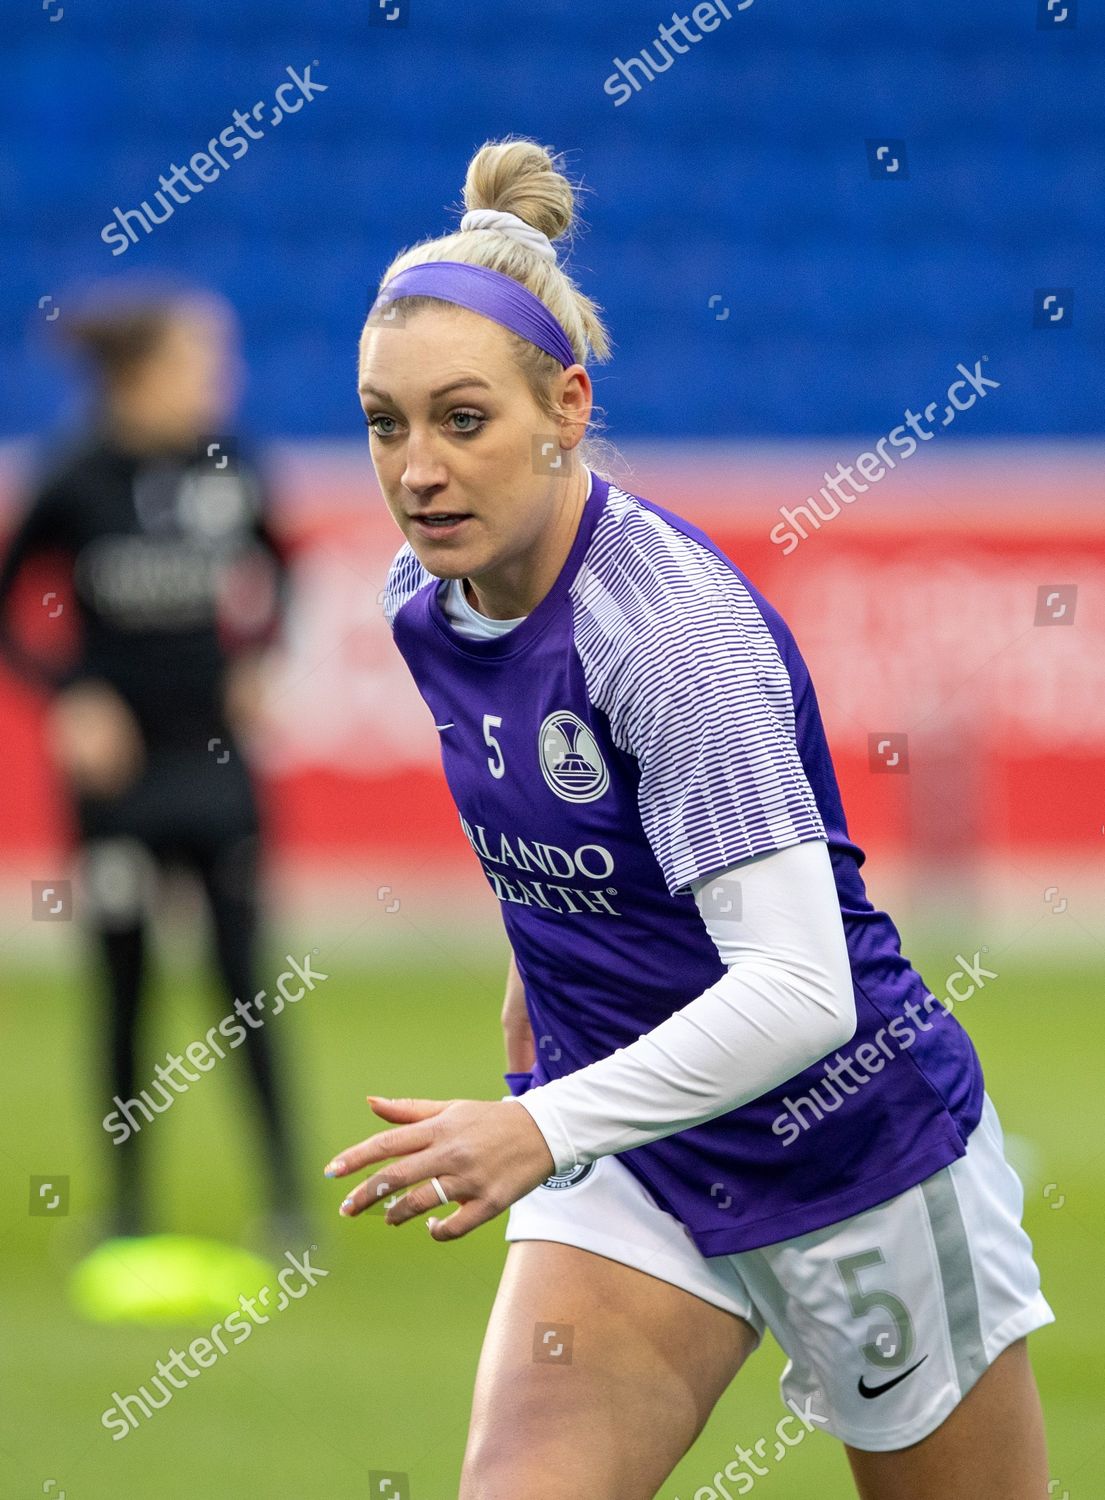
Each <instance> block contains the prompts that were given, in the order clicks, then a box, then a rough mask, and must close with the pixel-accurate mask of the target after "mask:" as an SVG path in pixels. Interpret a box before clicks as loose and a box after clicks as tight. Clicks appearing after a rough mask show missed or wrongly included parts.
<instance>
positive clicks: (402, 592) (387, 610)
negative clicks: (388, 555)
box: [382, 542, 434, 630]
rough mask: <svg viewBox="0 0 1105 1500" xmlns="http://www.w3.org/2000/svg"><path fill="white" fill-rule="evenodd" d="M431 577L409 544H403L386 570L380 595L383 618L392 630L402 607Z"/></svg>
mask: <svg viewBox="0 0 1105 1500" xmlns="http://www.w3.org/2000/svg"><path fill="white" fill-rule="evenodd" d="M433 576H434V575H433V574H432V573H430V572H428V571H427V570H426V569H425V568H424V567H423V566H422V564H421V563H420V562H419V560H418V558H417V557H416V556H415V554H414V549H413V547H412V546H411V544H410V543H409V542H404V543H403V545H402V547H400V549H399V551H398V552H397V553H396V554H395V557H394V559H393V561H392V564H391V567H390V568H389V569H388V576H387V582H386V583H385V584H384V589H383V595H382V603H383V607H384V618H385V619H386V620H387V622H388V625H389V626H390V627H391V629H392V630H394V629H395V617H396V615H397V614H398V613H399V611H400V610H401V609H402V608H403V605H404V604H406V602H407V601H408V599H412V598H413V597H414V595H415V594H417V593H418V591H419V589H420V588H422V587H423V585H424V584H426V583H429V582H430V581H431V580H432V579H433Z"/></svg>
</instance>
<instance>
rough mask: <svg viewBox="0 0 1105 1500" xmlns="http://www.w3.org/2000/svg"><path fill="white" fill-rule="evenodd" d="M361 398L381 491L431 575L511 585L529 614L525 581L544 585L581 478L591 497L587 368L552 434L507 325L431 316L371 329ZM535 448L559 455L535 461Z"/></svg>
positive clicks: (563, 386) (568, 391)
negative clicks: (585, 465)
mask: <svg viewBox="0 0 1105 1500" xmlns="http://www.w3.org/2000/svg"><path fill="white" fill-rule="evenodd" d="M446 387H448V388H449V389H446ZM360 397H361V403H362V405H363V407H364V412H365V417H366V419H367V421H368V423H369V429H370V433H371V436H370V439H369V442H370V447H371V453H372V462H373V466H374V467H375V470H376V477H377V479H378V481H379V484H380V488H381V490H382V491H383V494H384V498H385V499H386V501H387V504H388V507H389V509H390V510H391V513H392V515H393V516H394V517H395V520H396V521H397V522H398V524H399V527H400V529H401V530H402V532H403V534H404V536H405V537H406V538H407V540H408V541H409V542H410V544H411V546H412V547H413V549H414V551H415V553H416V555H417V556H418V558H419V560H420V561H421V562H422V564H423V566H424V567H426V568H427V569H428V570H429V571H430V572H431V573H433V574H435V575H436V576H437V577H439V578H463V577H468V578H470V579H472V580H473V582H474V583H477V584H478V583H479V582H480V581H481V580H487V581H488V582H489V583H490V582H491V581H493V580H498V581H499V582H500V583H501V584H502V583H506V581H507V580H508V579H509V580H510V583H509V592H510V595H511V597H515V598H517V599H518V600H519V609H520V612H521V609H524V608H525V607H526V598H525V596H526V593H527V588H526V584H525V582H524V580H526V579H528V578H529V577H531V576H540V575H541V573H542V567H541V559H542V557H543V556H544V555H545V554H546V553H548V551H549V548H550V545H551V546H552V547H554V548H555V546H556V540H557V538H559V535H560V533H561V532H562V531H564V530H565V528H566V526H567V525H568V524H569V522H570V519H571V516H572V515H574V514H578V509H579V499H580V484H579V481H580V480H581V479H582V489H583V492H585V491H586V477H585V476H584V475H583V474H582V470H581V469H580V467H579V465H578V464H576V465H572V464H570V462H569V459H570V456H571V450H572V449H574V448H575V447H576V445H577V444H578V442H579V440H580V438H582V436H583V434H584V431H585V427H586V421H587V417H588V416H589V414H590V408H591V384H590V380H589V379H588V376H587V372H586V371H585V370H584V368H583V366H582V365H572V366H571V367H570V369H568V370H565V371H564V373H563V375H562V376H560V377H559V378H558V380H557V387H556V389H555V390H554V391H553V397H554V399H559V400H560V401H561V402H562V404H563V405H564V406H566V407H568V408H569V409H570V410H571V411H572V413H573V420H572V421H570V422H563V423H561V422H556V423H554V422H552V421H551V420H550V418H549V417H547V416H546V415H545V414H544V413H543V412H542V410H541V408H540V407H539V406H538V405H537V403H536V401H535V400H534V398H533V396H532V395H531V393H530V389H529V386H528V385H527V383H526V380H525V377H524V375H523V374H522V372H521V370H519V368H518V365H517V364H516V362H515V360H514V358H513V355H512V353H511V349H510V343H509V336H508V334H507V333H506V331H505V330H504V329H503V328H502V327H501V326H500V325H499V324H498V323H495V322H493V321H492V320H491V319H489V318H484V317H481V316H480V315H479V314H478V313H473V312H470V311H469V310H468V309H467V308H453V307H442V308H440V309H438V308H424V309H422V310H420V311H418V312H415V313H413V314H412V315H411V316H410V317H409V318H408V319H406V320H405V321H404V322H403V324H402V326H398V327H393V328H384V327H378V326H376V325H366V327H365V331H364V334H363V335H362V339H361V359H360ZM577 410H578V411H579V414H580V419H579V420H576V419H575V415H574V414H575V412H576V411H577ZM535 437H538V438H547V439H548V440H549V442H550V443H551V444H552V445H554V446H553V447H551V448H550V449H549V450H548V451H547V453H546V454H540V452H539V451H538V456H537V457H536V458H535V443H534V439H535ZM536 447H537V449H538V450H539V449H540V443H538V444H537V445H536ZM558 458H559V460H560V462H559V464H557V466H556V468H555V469H554V468H551V467H550V465H551V464H553V463H555V462H556V460H557V459H558ZM434 517H439V518H440V519H434ZM548 581H549V582H551V580H548ZM499 592H501V590H500V591H499Z"/></svg>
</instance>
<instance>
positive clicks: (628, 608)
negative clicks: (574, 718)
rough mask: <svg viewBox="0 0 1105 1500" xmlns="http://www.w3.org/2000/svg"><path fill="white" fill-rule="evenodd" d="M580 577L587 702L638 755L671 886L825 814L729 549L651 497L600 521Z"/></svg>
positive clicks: (808, 828) (775, 656)
mask: <svg viewBox="0 0 1105 1500" xmlns="http://www.w3.org/2000/svg"><path fill="white" fill-rule="evenodd" d="M604 525H606V527H607V530H608V531H609V533H610V534H609V536H608V537H605V538H604V537H602V536H600V535H598V534H597V533H596V536H595V538H594V542H593V545H592V547H591V548H590V549H589V556H588V560H587V563H586V564H585V567H584V569H583V570H581V573H580V576H579V577H578V578H577V580H576V588H575V595H576V597H575V638H576V648H577V651H578V652H579V656H580V660H581V662H582V664H583V668H584V675H585V677H586V679H587V685H588V692H589V695H590V698H591V701H592V702H593V703H594V704H595V705H596V706H597V707H598V708H600V709H602V711H603V712H604V713H605V714H606V716H607V719H608V721H609V723H610V728H611V734H612V736H613V739H614V743H615V744H616V745H617V746H618V747H619V749H621V750H623V751H625V752H627V753H628V754H630V755H631V756H633V757H634V758H635V759H636V761H637V763H638V766H639V770H640V781H639V785H638V804H639V811H640V817H641V822H642V826H643V828H644V831H645V834H646V836H647V838H648V840H649V843H650V845H651V847H652V850H653V852H654V854H655V855H656V859H657V861H658V863H659V865H660V868H661V870H662V871H663V874H664V878H665V881H666V883H667V886H668V889H669V891H670V892H671V894H672V895H676V894H678V893H679V892H681V891H688V890H689V889H690V884H691V882H692V881H693V880H696V879H699V878H704V877H707V876H710V875H713V874H716V873H717V872H718V871H720V870H723V869H726V868H728V867H729V866H731V865H733V864H737V863H739V862H740V861H742V860H747V859H751V858H752V857H753V856H755V855H757V854H763V853H767V852H769V851H771V850H775V849H784V848H787V847H789V846H791V845H794V844H800V843H803V842H805V841H806V840H809V839H815V838H825V836H826V835H825V827H824V823H823V821H822V818H821V813H820V810H819V809H818V806H817V802H816V800H815V798H814V794H813V789H812V787H811V786H810V783H809V779H808V777H807V775H806V772H805V768H804V767H803V765H802V761H801V758H800V756H799V752H798V745H797V741H796V736H795V722H794V702H793V697H792V692H791V684H790V678H789V675H788V673H787V670H786V666H785V664H784V662H783V660H782V657H781V656H780V654H779V650H778V647H777V646H776V644H775V641H774V639H773V637H772V635H771V632H770V631H769V629H768V626H767V623H766V621H765V620H764V618H763V615H762V614H761V612H760V610H759V608H758V606H757V604H756V602H755V600H754V599H753V597H752V595H751V594H750V592H749V590H748V589H747V587H746V586H745V584H744V583H743V581H742V580H741V578H740V577H739V575H738V574H737V573H735V572H734V570H733V569H732V568H731V567H729V566H728V565H727V564H726V562H725V560H724V559H723V558H721V557H719V556H717V555H716V554H715V553H713V552H711V551H710V550H709V549H708V548H706V547H703V546H702V545H701V544H700V543H699V542H697V541H696V540H695V539H694V538H693V537H690V536H688V535H686V534H685V533H683V532H681V531H679V530H677V529H676V528H675V527H674V526H672V525H671V524H670V523H669V522H668V521H666V520H665V519H664V518H663V517H661V516H658V515H656V514H654V513H652V512H650V511H648V510H646V509H644V508H643V507H640V506H638V507H636V508H635V509H634V510H633V511H632V512H628V513H623V514H622V515H621V517H620V518H619V517H618V515H617V511H616V508H615V507H610V508H608V515H607V516H604V518H603V521H602V522H600V529H601V528H602V527H603V526H604Z"/></svg>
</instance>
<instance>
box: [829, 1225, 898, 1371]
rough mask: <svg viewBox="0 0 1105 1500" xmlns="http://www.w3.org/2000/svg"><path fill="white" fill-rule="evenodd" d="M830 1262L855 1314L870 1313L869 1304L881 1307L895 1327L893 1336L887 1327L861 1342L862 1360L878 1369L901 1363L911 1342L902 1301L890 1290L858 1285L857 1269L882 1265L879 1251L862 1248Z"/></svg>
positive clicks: (886, 1368) (861, 1315)
mask: <svg viewBox="0 0 1105 1500" xmlns="http://www.w3.org/2000/svg"><path fill="white" fill-rule="evenodd" d="M833 1264H834V1265H835V1266H836V1268H837V1270H838V1271H839V1272H840V1279H841V1281H843V1283H844V1290H845V1291H846V1292H847V1294H848V1301H849V1302H850V1303H851V1305H852V1311H853V1313H855V1315H856V1317H857V1318H862V1317H863V1315H864V1313H867V1312H870V1311H871V1309H872V1308H873V1307H881V1308H884V1309H885V1310H886V1312H887V1313H888V1314H889V1315H890V1320H892V1321H893V1324H894V1328H895V1330H896V1336H895V1333H892V1332H891V1330H890V1328H889V1327H887V1328H886V1330H885V1331H884V1332H882V1333H879V1334H878V1335H877V1336H876V1342H873V1343H872V1342H868V1343H866V1344H864V1345H863V1348H862V1354H863V1357H864V1359H866V1360H868V1361H869V1362H870V1363H871V1364H873V1365H877V1366H878V1368H879V1369H880V1370H892V1369H894V1368H895V1367H896V1366H898V1365H904V1364H905V1362H906V1360H907V1359H908V1358H909V1356H910V1355H911V1354H912V1353H913V1345H914V1342H915V1340H914V1336H913V1320H912V1319H911V1318H910V1316H909V1313H908V1312H907V1311H906V1306H905V1303H904V1302H903V1301H902V1300H901V1298H900V1297H895V1295H894V1293H893V1292H884V1291H878V1290H872V1291H868V1292H865V1291H863V1290H862V1289H861V1287H860V1284H859V1273H860V1272H861V1271H863V1270H865V1269H866V1268H867V1267H868V1266H881V1265H883V1264H885V1261H884V1257H883V1254H882V1251H881V1250H865V1251H863V1253H862V1254H861V1255H844V1256H841V1258H840V1259H839V1260H838V1261H834V1262H833ZM884 1346H885V1347H884Z"/></svg>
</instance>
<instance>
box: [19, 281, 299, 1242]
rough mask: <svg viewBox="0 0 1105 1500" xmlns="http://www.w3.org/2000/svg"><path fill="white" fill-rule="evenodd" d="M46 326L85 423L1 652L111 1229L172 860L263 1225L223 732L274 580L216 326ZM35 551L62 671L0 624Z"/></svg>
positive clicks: (282, 1202) (269, 1162) (235, 792)
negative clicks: (87, 1021) (54, 576)
mask: <svg viewBox="0 0 1105 1500" xmlns="http://www.w3.org/2000/svg"><path fill="white" fill-rule="evenodd" d="M58 327H59V329H61V330H62V332H63V333H64V335H65V336H66V338H67V341H68V342H69V343H70V345H71V346H73V347H74V348H75V349H76V350H77V351H78V352H79V353H80V354H81V355H83V356H84V357H85V359H86V361H87V362H88V364H89V365H90V367H91V374H92V375H93V378H94V389H95V393H96V394H95V405H94V412H93V415H92V419H91V422H90V424H89V426H88V429H87V430H86V431H83V432H81V433H80V434H79V436H77V437H76V439H75V440H74V441H72V442H71V443H69V444H68V446H67V451H66V452H65V453H64V454H62V455H60V456H59V457H58V458H57V459H56V460H55V461H54V463H53V465H52V467H51V469H50V471H49V472H48V473H46V474H44V475H42V476H40V478H39V480H38V482H37V484H36V487H35V491H34V493H33V494H32V496H31V497H30V503H29V505H28V506H27V509H26V513H25V515H24V517H23V519H22V521H21V522H20V524H19V525H18V526H17V528H16V531H15V534H14V536H13V538H12V540H11V543H10V545H9V547H8V550H7V554H6V557H5V559H4V562H3V567H2V569H0V650H2V652H3V654H4V656H5V657H6V659H7V661H8V663H9V665H11V666H12V667H13V668H14V669H15V670H16V671H17V672H18V673H19V674H20V675H21V676H23V677H24V678H25V679H26V680H28V681H29V682H31V683H33V684H34V685H36V686H38V687H41V688H44V689H45V690H46V691H47V692H48V693H49V694H50V696H51V705H50V714H49V720H48V728H49V732H50V734H49V737H50V744H51V749H52V752H53V756H54V759H55V762H56V764H57V766H58V769H59V771H60V773H61V777H62V781H63V784H64V786H65V789H66V791H67V793H68V796H69V799H70V808H71V814H72V818H73V821H74V823H75V828H76V835H77V841H78V844H79V849H80V873H81V876H82V881H81V887H82V891H83V900H82V901H81V903H80V905H81V908H82V910H81V911H80V913H79V914H80V915H82V916H83V917H85V918H86V919H87V922H88V924H89V926H90V929H91V931H92V933H93V936H94V938H95V940H96V945H97V947H98V949H99V952H100V955H101V957H102V962H103V971H104V976H105V981H106V982H105V990H106V1002H107V1003H106V1006H105V1016H104V1021H103V1026H102V1036H103V1043H102V1046H103V1052H104V1061H105V1067H104V1070H103V1073H102V1075H101V1077H102V1080H103V1083H104V1085H105V1087H104V1090H103V1095H102V1104H103V1108H102V1109H100V1110H99V1111H98V1115H102V1116H104V1126H105V1130H108V1131H110V1132H111V1140H112V1142H113V1146H114V1149H113V1151H112V1159H113V1165H114V1168H115V1172H114V1192H113V1200H114V1201H113V1204H112V1207H111V1232H112V1233H113V1234H114V1235H116V1236H126V1237H132V1236H136V1235H142V1234H145V1233H147V1232H149V1230H150V1229H151V1228H152V1227H154V1226H153V1225H152V1224H151V1216H150V1213H149V1207H148V1201H147V1198H148V1195H147V1192H146V1173H145V1171H144V1170H143V1167H144V1159H145V1147H144V1142H145V1140H146V1138H147V1136H148V1134H149V1130H150V1127H151V1125H152V1123H153V1118H154V1114H155V1113H157V1114H160V1113H161V1112H162V1111H163V1110H165V1109H167V1108H168V1107H169V1105H170V1104H171V1103H172V1102H173V1099H174V1097H175V1091H176V1089H177V1081H179V1079H180V1075H179V1074H176V1075H175V1078H176V1081H174V1082H173V1086H172V1088H171V1089H170V1088H166V1086H165V1083H164V1081H162V1082H156V1081H153V1080H152V1079H151V1073H152V1069H153V1063H152V1061H151V1063H150V1065H149V1067H148V1068H146V1069H143V1068H142V1066H141V1060H140V1055H139V1052H138V1029H139V1014H140V1008H141V1001H142V997H143V993H144V991H145V988H146V978H147V967H148V965H147V946H148V934H147V926H148V920H147V919H148V915H149V908H150V905H151V901H152V897H153V887H154V878H155V874H156V870H157V867H159V866H162V865H164V864H166V863H169V862H179V863H182V864H184V865H185V866H187V867H188V868H189V869H190V870H191V871H192V872H193V873H194V874H195V875H196V876H197V877H198V879H199V882H200V884H201V886H202V889H203V893H204V896H205V898H206V903H207V906H208V908H209V911H210V915H211V920H212V928H213V935H214V945H213V946H214V950H215V958H216V962H217V965H218V969H219V975H220V979H221V981H222V986H223V989H224V992H225V997H226V1002H227V1017H229V1018H230V1020H231V1021H232V1023H233V1025H232V1027H231V1028H230V1029H229V1030H224V1031H223V1033H222V1037H223V1041H222V1043H221V1047H222V1050H223V1051H224V1053H225V1051H226V1050H228V1044H229V1045H234V1046H236V1045H238V1044H240V1043H243V1042H244V1048H243V1050H244V1053H245V1057H246V1061H247V1064H248V1067H249V1073H250V1076H251V1080H252V1085H253V1089H254V1092H255V1096H256V1099H257V1102H258V1103H259V1105H260V1108H261V1112H262V1115H263V1120H264V1135H265V1143H266V1149H265V1153H264V1161H265V1167H266V1171H267V1173H268V1177H269V1183H270V1193H271V1199H270V1202H271V1209H272V1213H273V1223H272V1226H271V1227H272V1230H273V1232H274V1234H275V1233H282V1232H283V1229H284V1227H285V1226H286V1225H287V1224H289V1223H294V1222H296V1221H298V1219H299V1218H300V1207H299V1195H298V1192H297V1187H296V1182H295V1178H294V1174H293V1172H292V1168H291V1154H290V1143H289V1131H288V1128H287V1116H286V1111H285V1110H284V1108H283V1107H282V1105H281V1099H280V1091H279V1088H278V1084H277V1079H276V1076H275V1072H274V1062H273V1046H272V1040H271V1035H270V1031H269V1030H268V1029H266V1028H265V1027H264V1016H263V1014H262V1015H261V1016H258V1015H256V1014H255V1013H250V1014H249V1015H244V1016H243V1015H242V1014H241V1012H239V1013H238V1014H236V1015H232V1014H231V1009H230V1008H231V1007H232V1006H234V1005H235V1002H240V1004H242V1005H243V1006H246V1007H252V1006H253V1004H254V1000H255V996H256V995H257V992H258V990H259V986H258V985H257V984H256V983H255V978H256V959H257V954H256V947H257V940H258V921H259V902H258V858H259V842H258V841H259V835H260V822H259V817H258V809H257V803H256V798H255V795H254V790H253V785H252V780H251V777H250V773H249V770H248V768H247V765H246V762H245V760H244V758H243V756H242V754H241V750H240V747H239V735H240V732H242V731H247V732H248V729H249V727H250V724H251V722H252V721H253V720H255V718H256V709H257V701H258V687H259V667H260V660H261V655H262V653H263V651H264V649H265V647H266V644H267V642H268V640H269V638H270V636H271V635H272V633H273V630H274V628H275V624H276V620H277V616H278V611H279V605H280V595H281V592H282V590H283V587H284V585H283V578H284V565H283V562H282V559H281V556H280V552H279V549H278V547H277V546H276V544H275V542H274V540H273V537H272V535H271V533H270V531H269V529H268V526H267V524H266V522H265V519H264V515H263V510H264V495H263V491H262V486H261V484H260V481H259V477H258V475H257V474H256V472H255V471H254V469H253V468H252V467H251V466H250V465H248V464H247V463H245V462H243V461H241V460H240V459H239V458H237V456H236V455H235V453H234V452H233V451H232V448H231V445H230V443H229V442H228V439H227V436H226V423H227V420H228V412H229V411H230V409H231V402H232V399H233V396H234V387H235V384H236V373H235V372H236V366H237V355H236V352H235V345H234V325H233V321H232V314H231V310H230V308H229V307H227V306H226V305H225V304H224V303H222V302H221V301H220V300H219V299H217V298H216V297H214V296H211V295H209V294H206V293H200V292H196V291H194V290H189V289H187V288H182V287H165V286H155V285H152V284H147V283H140V284H137V283H136V284H134V285H132V284H131V283H129V282H128V283H124V284H122V285H121V286H119V287H116V288H112V289H104V288H96V289H94V290H93V291H92V292H91V293H89V294H88V296H87V298H86V299H85V302H84V304H83V305H82V306H80V307H78V308H75V309H73V310H71V311H70V312H68V313H66V315H65V316H64V318H63V320H62V321H61V322H60V323H59V324H58ZM40 554H41V555H42V556H43V558H44V559H45V558H46V557H53V558H55V559H56V560H57V562H58V563H60V565H61V568H62V570H63V574H64V577H65V579H67V580H68V582H69V584H70V585H71V589H72V594H73V597H74V603H75V608H76V614H77V623H78V632H77V633H78V636H79V641H78V650H77V657H76V660H75V661H74V662H73V663H72V664H70V665H67V666H62V665H60V664H59V663H58V662H57V661H56V660H50V659H47V658H45V657H44V656H43V654H42V653H41V652H36V651H34V650H32V649H30V648H28V646H27V645H26V644H25V643H24V642H23V641H21V639H20V638H19V636H18V634H17V632H16V631H15V630H14V629H13V628H11V627H10V626H9V625H8V624H7V622H6V620H5V618H4V612H5V608H6V605H7V604H8V603H9V602H10V596H11V594H12V591H13V590H14V589H15V587H16V585H17V581H18V580H19V579H20V577H21V575H23V573H24V569H25V568H26V566H27V564H28V563H29V562H30V561H31V560H32V559H33V558H35V557H36V556H38V555H40ZM57 592H58V594H59V597H60V595H61V590H60V589H59V590H58V591H57ZM224 1019H225V1018H224ZM247 1022H248V1024H246V1023H247ZM231 1032H233V1035H231ZM242 1033H244V1035H243V1034H242ZM213 1062H214V1059H212V1063H211V1064H209V1066H210V1065H213ZM173 1066H174V1068H175V1066H176V1065H175V1064H174V1065H173ZM232 1066H234V1065H233V1064H232ZM170 1076H171V1077H173V1076H174V1075H173V1074H170ZM186 1076H187V1075H186ZM192 1077H193V1079H198V1077H199V1074H198V1073H194V1074H192ZM143 1085H145V1087H143ZM185 1086H186V1085H185ZM113 1096H114V1097H113ZM135 1096H137V1097H135ZM113 1106H114V1107H113ZM120 1106H121V1107H120Z"/></svg>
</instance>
